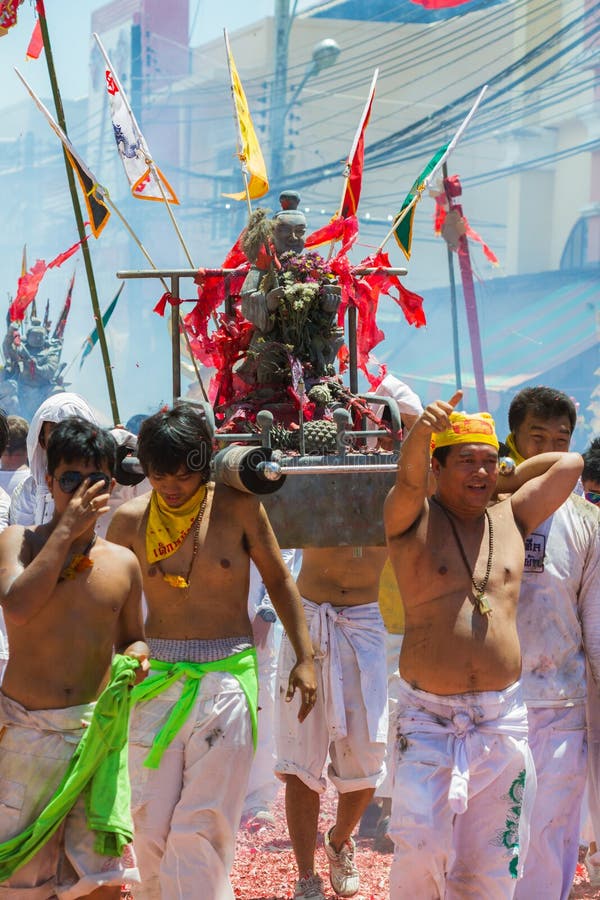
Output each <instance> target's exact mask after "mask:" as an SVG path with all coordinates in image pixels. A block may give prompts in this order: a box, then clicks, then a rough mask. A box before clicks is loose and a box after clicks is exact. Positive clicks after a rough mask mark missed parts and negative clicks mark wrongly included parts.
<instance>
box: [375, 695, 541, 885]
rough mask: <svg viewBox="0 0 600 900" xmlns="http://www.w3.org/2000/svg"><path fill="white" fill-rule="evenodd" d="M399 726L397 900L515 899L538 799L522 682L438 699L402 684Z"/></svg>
mask: <svg viewBox="0 0 600 900" xmlns="http://www.w3.org/2000/svg"><path fill="white" fill-rule="evenodd" d="M396 725H397V737H396V747H395V752H394V760H393V762H394V770H395V771H394V789H393V795H392V815H391V820H390V828H389V834H390V837H391V838H392V839H393V841H394V845H395V849H394V860H393V863H392V870H391V873H390V897H391V898H392V900H407V898H410V900H438V898H444V900H465V898H477V900H484V898H485V900H500V898H503V900H504V898H510V897H512V896H513V893H514V890H515V885H516V883H517V882H516V880H515V879H516V875H517V870H518V861H517V856H516V855H517V853H518V851H519V848H520V849H521V850H523V848H524V847H526V845H527V838H528V815H529V812H530V810H531V806H532V803H533V796H534V794H535V772H534V770H533V766H532V760H531V754H530V752H529V748H528V745H527V736H526V735H527V711H526V708H525V705H524V704H523V701H522V699H521V694H520V685H519V684H518V683H517V684H515V685H511V686H510V687H509V688H507V689H506V690H504V691H485V692H482V693H478V694H476V693H471V694H456V695H449V696H439V695H436V694H429V693H427V692H425V691H419V690H415V689H413V688H411V687H410V685H408V684H407V683H406V682H405V681H404V680H402V679H401V680H400V686H399V701H398V709H397V717H396ZM542 897H544V900H546V898H545V896H544V895H543V894H541V893H539V894H531V895H530V896H529V900H537V898H540V900H541V898H542Z"/></svg>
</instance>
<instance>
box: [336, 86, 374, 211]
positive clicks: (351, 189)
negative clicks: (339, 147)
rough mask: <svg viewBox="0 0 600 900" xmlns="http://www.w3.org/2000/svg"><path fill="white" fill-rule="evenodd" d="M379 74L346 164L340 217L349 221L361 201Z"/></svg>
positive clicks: (372, 87) (370, 92)
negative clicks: (372, 111) (368, 128)
mask: <svg viewBox="0 0 600 900" xmlns="http://www.w3.org/2000/svg"><path fill="white" fill-rule="evenodd" d="M378 74H379V69H375V73H374V75H373V81H372V82H371V89H370V91H369V96H368V98H367V102H366V104H365V108H364V109H363V113H362V116H361V118H360V122H359V123H358V129H357V131H356V134H355V136H354V141H353V143H352V148H351V150H350V153H349V155H348V160H347V162H346V171H345V172H344V177H345V179H346V189H345V191H344V197H343V199H342V206H341V209H340V215H341V217H342V218H343V219H347V218H348V216H355V215H356V211H357V209H358V201H359V200H360V191H361V188H362V177H363V169H364V165H365V131H366V130H367V125H368V124H369V119H370V118H371V109H372V107H373V99H374V97H375V85H376V83H377V75H378Z"/></svg>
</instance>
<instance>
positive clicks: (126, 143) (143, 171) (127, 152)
mask: <svg viewBox="0 0 600 900" xmlns="http://www.w3.org/2000/svg"><path fill="white" fill-rule="evenodd" d="M94 38H95V40H96V43H97V44H98V47H99V49H100V52H101V53H102V55H103V57H104V60H105V62H106V71H105V75H106V90H107V91H108V102H109V105H110V115H111V118H112V123H113V131H114V134H115V141H116V144H117V150H118V152H119V156H120V157H121V162H122V163H123V168H124V169H125V174H126V176H127V180H128V181H129V184H130V186H131V193H132V194H133V196H134V197H137V198H138V199H139V200H159V201H161V202H163V203H164V202H167V203H179V200H178V199H177V196H176V195H175V191H174V190H173V188H172V187H171V185H170V184H169V182H168V181H167V179H166V178H165V176H164V175H163V174H162V172H161V171H160V169H159V168H158V167H157V166H156V165H155V164H154V161H153V160H152V157H151V156H150V151H149V150H148V145H147V144H146V141H145V140H144V136H143V134H142V132H141V131H140V128H139V125H138V123H137V121H136V119H135V116H134V114H133V111H132V109H131V107H130V105H129V102H128V100H127V97H126V95H125V93H124V91H123V88H122V87H121V84H120V83H119V79H118V78H117V75H116V73H115V70H114V69H113V67H112V65H111V62H110V60H109V58H108V55H107V53H106V50H105V49H104V46H103V44H102V42H101V40H100V38H99V37H98V35H97V34H94ZM159 180H160V184H159ZM161 185H162V187H161Z"/></svg>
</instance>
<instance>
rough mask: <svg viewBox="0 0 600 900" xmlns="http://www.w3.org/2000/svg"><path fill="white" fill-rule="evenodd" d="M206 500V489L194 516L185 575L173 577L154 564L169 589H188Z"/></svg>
mask: <svg viewBox="0 0 600 900" xmlns="http://www.w3.org/2000/svg"><path fill="white" fill-rule="evenodd" d="M207 500H208V488H207V489H206V493H205V494H204V500H203V501H202V503H201V504H200V509H199V510H198V515H197V516H196V521H195V522H194V524H193V525H192V529H193V534H194V544H193V547H192V558H191V560H190V565H189V567H188V570H187V575H185V576H183V575H175V574H173V573H171V572H164V571H163V568H162V566H161V564H160V562H157V563H156V566H157V568H158V571H159V572H160V574H161V575H162V577H163V581H166V582H167V584H170V585H171V587H174V588H179V589H180V590H184V589H185V588H189V586H190V578H191V575H192V569H193V568H194V560H195V559H196V556H197V555H198V548H199V546H200V526H201V524H202V519H203V517H204V510H205V509H206V501H207Z"/></svg>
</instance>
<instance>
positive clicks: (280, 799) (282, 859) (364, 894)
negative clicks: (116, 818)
mask: <svg viewBox="0 0 600 900" xmlns="http://www.w3.org/2000/svg"><path fill="white" fill-rule="evenodd" d="M335 804H336V794H335V790H334V789H333V788H332V786H331V785H329V786H328V788H327V791H326V792H325V794H324V795H323V796H322V797H321V813H320V816H319V838H318V841H317V856H316V860H315V868H316V870H317V872H318V873H319V875H320V876H321V878H322V879H323V885H324V889H325V896H326V897H327V900H336V894H335V893H334V891H333V890H332V889H331V887H330V885H329V878H328V871H329V870H328V866H327V859H326V856H325V851H324V850H323V834H324V833H325V831H326V830H327V829H328V828H329V827H330V826H331V825H332V824H333V822H334V819H335ZM271 812H272V813H273V817H274V819H275V827H273V826H267V825H261V826H260V827H259V828H256V829H252V828H248V829H245V828H240V830H239V831H238V835H237V843H236V852H235V862H234V865H233V871H232V873H231V882H232V884H233V890H234V893H235V898H236V900H289V898H290V897H292V896H293V894H294V885H295V883H296V878H297V874H296V866H295V863H294V854H293V853H292V847H291V844H290V839H289V835H288V830H287V825H286V821H285V809H284V789H283V787H282V788H281V789H280V791H279V794H278V796H277V799H276V801H275V803H274V805H273V807H272V809H271ZM355 838H356V835H355ZM584 855H585V851H584V850H582V851H581V852H580V854H579V859H580V863H579V865H578V866H577V871H576V873H575V879H574V881H573V889H572V891H571V894H570V900H600V888H596V889H594V888H592V887H591V886H590V883H589V880H588V877H587V872H586V870H585V867H584V866H583V864H582V862H583V857H584ZM356 864H357V866H358V870H359V872H360V890H359V892H358V894H356V895H355V900H388V897H389V872H390V866H391V864H392V856H391V854H386V853H377V852H376V851H375V850H373V841H372V839H371V838H356ZM122 900H135V890H132V892H131V893H130V892H125V891H124V893H123V895H122Z"/></svg>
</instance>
